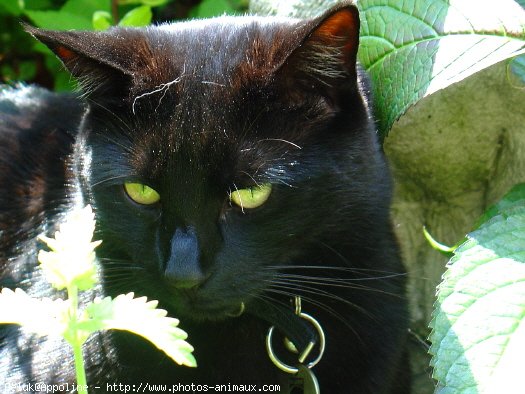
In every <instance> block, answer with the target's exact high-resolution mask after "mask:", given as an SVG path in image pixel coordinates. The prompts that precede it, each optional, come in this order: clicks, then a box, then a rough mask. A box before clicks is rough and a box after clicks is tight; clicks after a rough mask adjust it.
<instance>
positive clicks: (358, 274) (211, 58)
mask: <svg viewBox="0 0 525 394" xmlns="http://www.w3.org/2000/svg"><path fill="white" fill-rule="evenodd" d="M27 30H28V31H29V32H30V33H31V34H33V35H34V36H35V37H36V38H38V39H39V40H41V41H42V42H44V43H45V44H46V45H47V46H48V47H49V48H51V49H52V50H53V51H54V52H55V53H56V54H57V56H58V57H59V58H60V59H61V60H62V61H63V63H64V64H65V66H66V67H67V68H68V69H69V71H70V72H71V73H72V74H73V75H74V76H75V77H76V78H78V80H79V81H80V84H81V86H82V91H83V93H82V95H81V96H76V95H63V94H54V93H50V92H47V91H45V90H43V89H40V88H36V87H18V88H7V87H5V88H3V90H1V93H0V269H1V271H0V275H1V276H0V285H1V286H2V287H9V288H15V287H21V288H23V289H25V290H26V291H27V292H29V293H30V294H32V295H38V296H43V295H46V296H56V292H54V291H53V290H52V289H51V288H50V287H49V286H48V285H47V284H46V282H45V281H44V280H43V278H42V276H41V273H40V271H39V270H38V269H37V262H36V254H37V250H38V248H39V247H42V245H39V244H38V242H37V240H36V237H37V235H38V234H40V233H42V232H45V233H47V234H52V233H53V232H54V231H55V228H56V223H58V222H59V221H60V220H61V218H62V217H63V216H64V214H65V213H67V211H68V210H69V209H71V208H72V207H73V206H82V205H85V204H88V203H89V204H91V205H92V206H93V207H94V210H95V212H96V219H97V231H96V236H95V238H96V239H103V243H102V246H100V248H99V249H98V253H97V255H98V259H99V263H100V270H101V274H102V283H101V284H100V286H99V287H98V288H97V289H96V290H95V291H94V292H93V294H90V295H89V297H94V296H96V295H98V296H100V295H112V296H115V295H117V294H120V293H127V292H130V291H133V292H135V294H137V295H145V296H147V297H148V298H150V299H158V300H159V301H160V307H162V308H165V309H167V310H168V311H169V313H170V315H172V316H174V317H177V318H180V319H181V328H183V329H185V330H186V331H187V332H188V333H189V339H188V341H189V342H190V343H191V344H192V345H193V346H194V347H195V353H194V354H195V356H196V358H197V361H198V364H199V366H198V367H197V368H195V369H193V368H186V367H179V366H177V365H175V364H174V363H173V362H171V361H170V360H169V359H167V357H166V356H164V355H163V354H162V353H161V352H159V351H157V350H156V349H154V348H153V347H152V346H150V345H149V344H148V343H146V342H144V341H142V340H141V339H139V338H137V337H135V336H133V335H131V334H129V335H128V334H126V333H118V332H107V333H104V334H99V335H94V336H93V337H92V338H90V340H89V341H88V342H87V343H86V345H85V347H84V354H85V358H86V365H87V370H88V383H89V384H90V388H91V390H92V391H93V392H95V393H96V392H115V390H114V386H111V385H113V384H119V383H122V384H140V383H146V382H150V383H169V384H170V385H171V384H175V385H176V384H179V383H184V384H191V383H194V384H195V385H196V384H207V385H214V384H228V383H231V384H253V385H260V386H257V387H259V388H261V387H262V385H263V384H266V385H270V384H279V385H281V388H282V390H281V391H282V392H288V391H290V390H291V389H290V388H291V387H292V385H293V384H295V383H294V381H295V380H294V375H293V374H287V373H284V372H282V371H281V370H280V369H278V368H277V367H276V366H275V365H274V364H273V363H272V362H271V361H270V359H269V357H268V354H267V351H266V349H265V336H266V333H267V331H268V329H269V327H270V326H271V325H276V326H277V327H278V328H279V329H278V330H277V331H278V332H280V333H281V334H279V333H276V336H281V337H282V336H288V337H291V339H293V341H294V342H296V344H297V345H298V347H299V350H301V351H302V349H303V348H304V347H305V344H306V343H307V342H308V341H309V340H310V339H312V341H313V342H315V343H316V345H315V346H314V349H313V350H312V355H311V356H309V357H308V358H307V360H306V361H305V363H306V364H307V363H309V362H310V361H311V360H312V359H313V358H315V357H316V356H317V354H318V352H319V348H318V345H317V343H318V342H319V341H320V336H319V334H317V332H316V330H313V329H312V328H311V327H312V326H311V325H310V323H308V322H306V321H305V320H303V319H300V318H298V317H297V316H296V315H295V314H294V310H293V306H292V301H293V300H294V296H296V295H297V296H301V299H302V311H303V312H305V313H307V314H309V315H311V316H313V317H314V318H315V319H316V320H317V321H318V322H319V323H320V325H321V326H322V328H323V330H324V333H325V334H326V351H325V353H324V355H323V357H322V359H321V360H320V362H319V363H318V364H317V365H316V366H315V367H313V369H312V370H313V372H314V374H315V375H316V376H317V378H318V380H319V384H320V388H321V391H322V392H323V393H329V394H334V393H335V394H338V393H355V394H361V393H373V394H380V393H394V392H395V393H408V392H409V387H408V386H409V385H408V383H407V381H406V380H405V377H406V374H405V373H403V372H402V371H403V370H405V371H406V370H407V366H406V362H405V361H404V358H403V357H404V353H405V352H404V348H405V339H406V331H407V306H406V300H405V298H404V286H405V276H404V269H403V266H402V264H401V262H400V257H399V251H398V247H397V245H396V241H395V238H394V235H393V233H392V229H391V224H390V219H389V205H390V194H391V181H390V175H389V172H388V169H387V166H386V164H385V161H384V158H383V154H382V152H381V148H380V146H379V144H378V142H377V135H376V130H375V127H374V121H373V119H372V115H371V111H370V109H369V98H368V97H367V95H366V77H365V76H364V75H363V73H362V72H361V71H360V70H359V67H358V66H357V65H356V53H357V49H358V32H359V17H358V12H357V9H356V8H355V7H354V6H353V5H352V4H350V3H348V2H345V3H342V4H341V5H339V6H336V7H335V8H333V9H331V10H330V11H328V12H327V13H326V14H325V15H323V16H321V17H318V18H315V19H311V20H296V19H284V18H257V17H221V18H216V19H210V20H202V21H191V22H183V23H177V24H173V25H162V26H156V27H148V28H144V29H130V28H113V29H110V30H108V31H104V32H79V31H68V32H57V31H44V30H38V29H35V28H32V27H27ZM89 297H88V298H89ZM281 339H282V338H281ZM281 339H278V338H274V340H273V343H274V346H275V347H277V349H276V352H277V353H278V357H279V358H282V359H284V360H286V361H287V362H288V363H290V364H291V365H292V366H293V365H294V363H295V362H296V361H297V357H298V356H296V355H293V354H292V353H290V351H288V350H286V349H284V348H283V347H282V346H281ZM0 341H1V347H0V381H1V382H5V387H6V389H5V392H17V390H18V389H16V387H18V388H20V387H21V386H17V384H29V383H36V382H44V383H47V384H52V383H60V382H73V381H74V371H73V361H72V356H71V353H70V350H69V349H68V348H67V346H65V345H64V343H63V342H61V341H60V340H58V339H53V338H43V339H41V338H38V337H35V336H32V335H30V334H27V333H26V332H25V331H24V330H23V329H21V328H20V327H18V326H12V325H10V326H2V328H1V330H0ZM110 386H111V387H110ZM95 387H100V389H96V388H95ZM112 387H113V389H112ZM130 387H131V386H130ZM8 388H10V389H8ZM179 388H180V387H179ZM186 388H187V387H186ZM33 390H34V391H35V392H38V389H35V388H33ZM20 391H22V390H20ZM172 391H173V390H172ZM179 391H182V390H179ZM209 391H211V390H209Z"/></svg>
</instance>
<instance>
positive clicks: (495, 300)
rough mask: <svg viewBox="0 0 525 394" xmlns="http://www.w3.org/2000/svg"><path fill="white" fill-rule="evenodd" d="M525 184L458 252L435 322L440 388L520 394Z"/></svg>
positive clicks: (524, 339)
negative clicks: (524, 196)
mask: <svg viewBox="0 0 525 394" xmlns="http://www.w3.org/2000/svg"><path fill="white" fill-rule="evenodd" d="M524 194H525V184H522V185H520V186H518V187H516V188H514V189H513V190H512V191H511V192H510V193H509V194H508V195H507V196H506V197H505V198H504V199H503V201H502V202H501V203H499V204H498V205H497V209H495V210H494V211H493V212H492V213H491V214H489V215H486V218H487V220H486V221H485V222H484V223H482V225H481V226H480V227H479V228H478V229H477V230H476V231H474V232H472V233H470V234H469V235H468V237H467V241H466V242H465V243H463V244H462V245H461V246H460V247H459V248H458V249H457V250H456V252H455V255H454V257H453V258H452V259H451V260H450V262H449V264H448V269H447V271H446V273H445V275H444V277H443V282H442V283H441V284H440V285H439V287H438V294H437V302H436V305H435V310H434V314H433V320H432V322H431V324H430V326H431V328H432V333H431V335H430V339H431V341H432V346H431V348H430V353H431V354H432V356H433V358H432V365H433V367H434V378H435V379H436V380H437V381H438V384H439V386H438V390H437V393H439V394H444V393H454V394H466V393H505V394H510V393H520V392H522V390H523V377H522V374H523V372H522V364H523V361H522V358H523V349H525V199H524V198H521V199H519V198H518V196H520V195H521V196H523V195H524Z"/></svg>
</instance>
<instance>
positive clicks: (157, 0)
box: [118, 0, 169, 7]
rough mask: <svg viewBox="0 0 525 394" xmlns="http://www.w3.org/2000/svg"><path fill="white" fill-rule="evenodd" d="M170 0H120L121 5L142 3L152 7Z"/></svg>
mask: <svg viewBox="0 0 525 394" xmlns="http://www.w3.org/2000/svg"><path fill="white" fill-rule="evenodd" d="M168 1H169V0H118V3H119V5H129V4H142V5H149V6H150V7H158V6H159V5H164V4H166V3H167V2H168Z"/></svg>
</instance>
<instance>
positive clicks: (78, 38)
mask: <svg viewBox="0 0 525 394" xmlns="http://www.w3.org/2000/svg"><path fill="white" fill-rule="evenodd" d="M23 27H24V29H25V30H26V31H27V32H28V33H30V34H31V35H33V36H34V37H35V38H36V39H38V40H39V41H41V42H42V43H44V44H45V45H46V46H47V47H48V48H49V49H51V50H52V51H53V52H54V53H55V54H56V55H57V57H58V58H59V59H60V60H61V61H62V63H63V64H64V66H65V67H66V68H67V69H68V70H69V72H70V73H71V74H72V75H73V76H74V77H76V78H77V79H78V81H79V84H80V86H81V88H82V91H83V92H84V94H85V95H86V96H88V97H89V98H90V99H92V100H94V101H108V100H110V101H111V100H113V101H115V102H116V103H117V102H119V101H120V102H122V99H124V100H125V99H127V98H129V97H130V93H131V89H132V86H133V84H134V82H135V81H134V80H133V79H134V76H135V75H136V73H135V71H136V69H137V64H136V59H137V56H136V55H135V56H133V55H132V51H135V52H139V51H140V50H141V49H143V48H144V45H145V43H144V42H143V41H144V40H143V39H141V38H140V37H138V36H133V35H130V34H121V35H119V34H112V33H109V32H107V31H105V32H90V31H54V30H44V29H38V28H35V27H32V26H30V25H27V24H24V25H23Z"/></svg>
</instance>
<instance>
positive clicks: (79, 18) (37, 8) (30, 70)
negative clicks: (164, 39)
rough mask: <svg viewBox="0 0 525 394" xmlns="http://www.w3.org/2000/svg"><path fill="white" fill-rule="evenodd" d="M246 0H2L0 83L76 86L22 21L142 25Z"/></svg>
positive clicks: (90, 26) (240, 7) (54, 25)
mask: <svg viewBox="0 0 525 394" xmlns="http://www.w3.org/2000/svg"><path fill="white" fill-rule="evenodd" d="M188 4H189V6H188ZM247 5H248V4H247V0H2V1H1V2H0V26H1V27H0V29H1V30H0V78H1V79H0V83H12V82H17V81H26V82H30V83H38V84H40V85H42V86H45V87H48V88H52V89H54V90H56V91H69V90H72V89H74V88H75V81H74V80H72V79H71V77H70V76H69V74H68V73H66V72H64V70H63V67H62V65H61V63H60V62H59V61H58V60H57V59H56V57H55V56H54V55H53V54H52V53H51V51H50V50H49V49H48V48H47V47H45V46H44V45H42V44H41V43H39V42H37V41H36V40H34V39H33V38H32V37H30V36H29V35H28V34H27V33H25V32H24V31H23V30H22V28H21V25H20V21H26V22H28V23H30V24H32V25H35V26H37V27H40V28H45V29H56V30H68V29H77V30H104V29H107V28H109V27H111V26H114V25H119V26H146V25H148V24H150V23H151V22H165V21H169V20H172V17H173V16H175V17H177V18H187V17H196V18H200V17H207V16H212V15H219V14H223V13H227V14H235V13H240V12H242V11H244V10H245V9H246V8H247Z"/></svg>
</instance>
